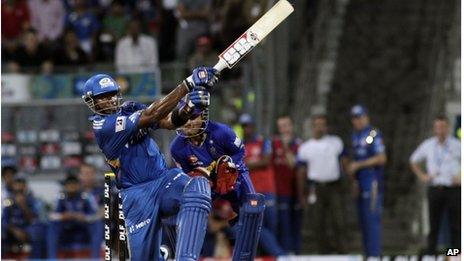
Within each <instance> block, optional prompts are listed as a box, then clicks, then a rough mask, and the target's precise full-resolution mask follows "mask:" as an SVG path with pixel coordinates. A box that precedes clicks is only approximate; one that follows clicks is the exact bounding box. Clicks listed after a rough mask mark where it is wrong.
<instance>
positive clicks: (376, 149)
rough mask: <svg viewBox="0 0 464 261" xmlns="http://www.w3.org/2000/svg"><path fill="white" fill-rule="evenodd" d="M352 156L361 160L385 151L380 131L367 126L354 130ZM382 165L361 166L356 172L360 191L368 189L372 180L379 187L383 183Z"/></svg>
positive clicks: (356, 159) (380, 187)
mask: <svg viewBox="0 0 464 261" xmlns="http://www.w3.org/2000/svg"><path fill="white" fill-rule="evenodd" d="M351 141H352V148H353V153H352V154H353V158H354V160H355V161H362V160H365V159H368V158H370V157H373V156H375V155H377V154H380V153H384V152H385V145H384V143H383V138H382V134H381V132H380V131H379V130H378V129H376V128H373V127H372V126H367V127H366V128H364V129H362V130H361V131H357V132H354V133H353V135H352V139H351ZM383 171H384V168H383V166H376V167H369V168H362V169H360V170H359V171H358V172H357V173H356V177H357V179H358V182H359V185H360V188H361V190H362V191H370V190H371V186H372V184H373V181H377V184H378V185H379V189H380V190H382V185H383Z"/></svg>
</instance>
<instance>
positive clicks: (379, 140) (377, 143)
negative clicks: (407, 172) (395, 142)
mask: <svg viewBox="0 0 464 261" xmlns="http://www.w3.org/2000/svg"><path fill="white" fill-rule="evenodd" d="M372 148H373V152H374V154H375V155H377V154H381V153H385V144H384V142H383V136H382V134H381V133H380V132H379V133H378V134H377V135H376V136H375V137H374V141H373V142H372Z"/></svg>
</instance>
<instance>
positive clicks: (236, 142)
mask: <svg viewBox="0 0 464 261" xmlns="http://www.w3.org/2000/svg"><path fill="white" fill-rule="evenodd" d="M241 144H242V141H241V140H240V138H239V137H235V140H234V145H235V146H237V148H240V145H241Z"/></svg>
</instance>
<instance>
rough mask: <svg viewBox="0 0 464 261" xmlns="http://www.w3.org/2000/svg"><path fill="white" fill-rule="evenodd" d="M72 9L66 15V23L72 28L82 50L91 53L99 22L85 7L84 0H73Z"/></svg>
mask: <svg viewBox="0 0 464 261" xmlns="http://www.w3.org/2000/svg"><path fill="white" fill-rule="evenodd" d="M74 3H75V5H74V9H73V10H72V12H71V13H69V14H68V16H67V17H66V25H67V26H68V27H70V28H72V29H73V30H74V31H75V32H76V34H77V38H78V39H79V43H80V45H81V48H82V50H84V51H85V52H86V53H91V51H92V46H93V43H94V41H95V39H96V36H97V31H98V30H99V28H100V24H99V22H98V20H97V17H96V16H95V15H94V14H93V13H92V12H90V11H89V10H88V9H87V6H86V1H85V0H75V2H74Z"/></svg>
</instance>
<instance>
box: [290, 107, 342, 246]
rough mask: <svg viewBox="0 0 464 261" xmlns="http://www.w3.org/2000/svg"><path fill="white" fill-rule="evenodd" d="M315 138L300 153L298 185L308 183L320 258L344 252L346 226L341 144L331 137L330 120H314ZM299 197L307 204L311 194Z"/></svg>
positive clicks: (316, 118) (300, 190) (313, 130)
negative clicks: (341, 170) (341, 171)
mask: <svg viewBox="0 0 464 261" xmlns="http://www.w3.org/2000/svg"><path fill="white" fill-rule="evenodd" d="M312 134H313V135H312V138H311V139H309V140H307V141H306V142H304V143H303V144H302V145H301V146H300V148H299V150H298V160H299V162H300V163H301V166H300V167H299V170H298V177H299V184H301V185H303V184H306V183H309V198H310V202H309V203H310V204H311V205H312V207H311V212H312V213H314V217H315V221H314V225H315V234H316V235H318V242H317V245H318V252H319V254H329V253H338V254H342V253H344V252H345V245H344V244H345V239H346V238H345V233H344V224H343V198H342V186H341V180H340V179H341V175H340V174H341V173H340V160H341V154H342V151H343V142H342V140H341V139H340V138H339V137H338V136H335V135H329V134H328V127H327V118H326V116H325V115H316V116H314V117H313V119H312ZM301 187H302V186H300V189H299V190H298V191H299V194H300V198H301V201H303V202H304V203H305V204H307V203H308V202H307V200H306V199H307V198H308V195H307V194H308V193H302V192H303V190H302V189H301Z"/></svg>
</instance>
